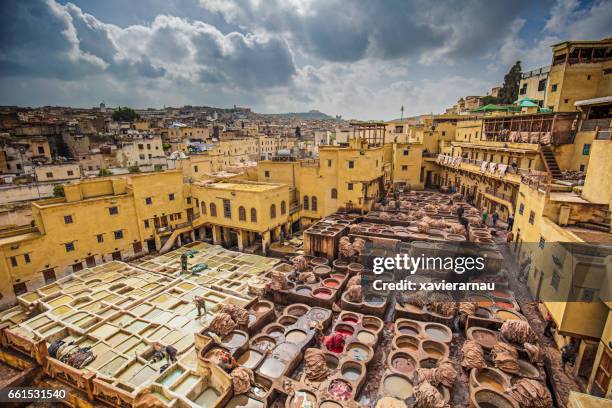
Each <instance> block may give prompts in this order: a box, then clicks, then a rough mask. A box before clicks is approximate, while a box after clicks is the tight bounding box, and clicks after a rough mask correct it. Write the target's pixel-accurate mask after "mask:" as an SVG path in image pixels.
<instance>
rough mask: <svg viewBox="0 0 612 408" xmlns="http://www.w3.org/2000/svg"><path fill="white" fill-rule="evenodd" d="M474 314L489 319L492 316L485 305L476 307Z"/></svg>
mask: <svg viewBox="0 0 612 408" xmlns="http://www.w3.org/2000/svg"><path fill="white" fill-rule="evenodd" d="M476 316H478V317H483V318H485V319H490V318H491V317H493V312H491V311H490V310H489V309H487V308H486V307H479V308H478V309H476Z"/></svg>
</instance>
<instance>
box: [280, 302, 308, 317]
mask: <svg viewBox="0 0 612 408" xmlns="http://www.w3.org/2000/svg"><path fill="white" fill-rule="evenodd" d="M306 312H308V307H307V306H306V305H300V304H298V305H291V306H289V307H287V308H286V309H285V314H287V315H289V316H295V317H300V316H303V315H305V314H306Z"/></svg>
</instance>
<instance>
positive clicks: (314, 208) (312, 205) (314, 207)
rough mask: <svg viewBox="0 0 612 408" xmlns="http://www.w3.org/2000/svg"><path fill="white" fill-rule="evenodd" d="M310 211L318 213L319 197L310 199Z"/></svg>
mask: <svg viewBox="0 0 612 408" xmlns="http://www.w3.org/2000/svg"><path fill="white" fill-rule="evenodd" d="M310 209H311V210H312V211H317V197H315V196H312V198H311V199H310Z"/></svg>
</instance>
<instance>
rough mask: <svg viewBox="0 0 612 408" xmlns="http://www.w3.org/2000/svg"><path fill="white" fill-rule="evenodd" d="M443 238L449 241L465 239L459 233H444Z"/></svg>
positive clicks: (462, 240)
mask: <svg viewBox="0 0 612 408" xmlns="http://www.w3.org/2000/svg"><path fill="white" fill-rule="evenodd" d="M445 238H446V239H447V240H449V241H454V242H464V241H465V240H466V239H465V237H464V236H463V235H459V234H446V237H445Z"/></svg>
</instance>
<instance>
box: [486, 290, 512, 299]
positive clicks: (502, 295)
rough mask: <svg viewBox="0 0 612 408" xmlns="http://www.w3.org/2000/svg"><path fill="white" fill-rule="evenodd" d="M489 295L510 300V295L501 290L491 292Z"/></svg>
mask: <svg viewBox="0 0 612 408" xmlns="http://www.w3.org/2000/svg"><path fill="white" fill-rule="evenodd" d="M491 295H493V296H494V297H496V298H502V299H512V294H510V293H508V292H505V291H503V290H494V291H493V292H491Z"/></svg>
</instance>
